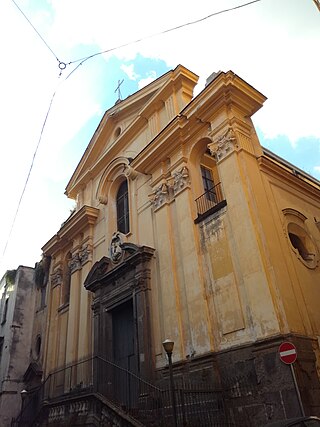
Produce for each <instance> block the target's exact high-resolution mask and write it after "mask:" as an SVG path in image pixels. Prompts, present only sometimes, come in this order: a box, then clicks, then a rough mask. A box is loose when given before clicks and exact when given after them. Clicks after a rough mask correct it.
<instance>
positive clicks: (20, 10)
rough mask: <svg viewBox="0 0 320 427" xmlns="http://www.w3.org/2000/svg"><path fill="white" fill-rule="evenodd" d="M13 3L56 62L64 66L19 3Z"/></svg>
mask: <svg viewBox="0 0 320 427" xmlns="http://www.w3.org/2000/svg"><path fill="white" fill-rule="evenodd" d="M11 1H12V3H13V4H14V5H15V6H16V8H17V9H18V10H19V12H20V13H21V14H22V15H23V16H24V17H25V19H26V20H27V21H28V22H29V24H30V25H31V27H32V28H33V29H34V31H35V32H36V33H37V34H38V36H39V37H40V39H41V40H42V41H43V43H44V44H45V45H46V46H47V48H48V49H49V50H50V52H51V53H52V54H53V56H54V57H55V58H56V60H57V61H58V62H59V66H60V64H63V63H62V62H61V61H60V60H59V58H58V57H57V55H56V54H55V53H54V51H53V50H52V49H51V47H50V46H49V45H48V43H47V42H46V41H45V39H44V38H43V37H42V35H41V34H40V33H39V31H38V30H37V29H36V28H35V26H34V25H33V24H32V22H31V21H30V19H29V18H28V17H27V15H26V14H25V13H24V12H23V11H22V9H21V8H20V7H19V6H18V5H17V3H16V2H15V1H14V0H11Z"/></svg>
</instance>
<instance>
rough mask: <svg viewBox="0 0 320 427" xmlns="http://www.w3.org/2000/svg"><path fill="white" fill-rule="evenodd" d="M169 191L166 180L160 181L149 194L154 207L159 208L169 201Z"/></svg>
mask: <svg viewBox="0 0 320 427" xmlns="http://www.w3.org/2000/svg"><path fill="white" fill-rule="evenodd" d="M169 191H170V187H169V185H168V184H167V183H166V182H164V183H162V184H161V185H160V186H159V187H158V188H156V190H155V191H154V193H153V194H152V196H151V197H152V203H153V206H154V208H155V209H158V208H160V207H161V206H162V205H164V204H165V203H166V202H168V201H169V196H170V194H169Z"/></svg>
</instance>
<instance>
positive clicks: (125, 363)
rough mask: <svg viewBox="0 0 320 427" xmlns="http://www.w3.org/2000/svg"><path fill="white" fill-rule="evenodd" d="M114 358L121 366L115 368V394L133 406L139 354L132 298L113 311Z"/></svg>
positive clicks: (126, 404) (125, 403)
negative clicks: (137, 351) (136, 352)
mask: <svg viewBox="0 0 320 427" xmlns="http://www.w3.org/2000/svg"><path fill="white" fill-rule="evenodd" d="M112 341H113V360H114V363H115V364H116V365H117V366H118V367H119V368H116V370H115V375H116V378H115V379H114V384H115V390H114V392H115V395H116V397H117V400H120V403H121V404H123V405H124V406H132V403H133V400H134V394H135V393H134V390H135V388H136V384H135V382H136V380H135V377H134V376H132V375H131V373H137V355H136V354H135V328H134V317H133V304H132V300H130V301H128V302H126V303H124V304H121V305H120V306H119V307H117V308H116V309H114V310H113V311H112Z"/></svg>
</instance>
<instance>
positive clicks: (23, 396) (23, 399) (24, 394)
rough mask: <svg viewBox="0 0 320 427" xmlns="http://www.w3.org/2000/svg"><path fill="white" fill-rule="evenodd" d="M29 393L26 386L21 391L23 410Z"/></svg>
mask: <svg viewBox="0 0 320 427" xmlns="http://www.w3.org/2000/svg"><path fill="white" fill-rule="evenodd" d="M27 394H28V392H27V390H26V389H25V388H24V389H23V390H21V391H20V396H21V410H22V411H23V409H24V402H25V400H26V397H27Z"/></svg>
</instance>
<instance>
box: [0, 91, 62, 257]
mask: <svg viewBox="0 0 320 427" xmlns="http://www.w3.org/2000/svg"><path fill="white" fill-rule="evenodd" d="M55 95H56V90H55V91H54V92H53V94H52V96H51V100H50V103H49V107H48V109H47V112H46V115H45V118H44V121H43V124H42V128H41V132H40V135H39V139H38V143H37V146H36V148H35V151H34V153H33V156H32V160H31V164H30V167H29V171H28V175H27V177H26V180H25V183H24V186H23V189H22V192H21V195H20V199H19V202H18V205H17V209H16V212H15V215H14V217H13V220H12V224H11V227H10V230H9V233H8V237H7V240H6V243H5V246H4V249H3V253H2V257H4V255H5V253H6V250H7V247H8V244H9V240H10V238H11V234H12V231H13V228H14V226H15V223H16V219H17V216H18V213H19V210H20V206H21V202H22V199H23V196H24V193H25V191H26V188H27V185H28V182H29V178H30V175H31V171H32V169H33V164H34V161H35V158H36V155H37V152H38V149H39V145H40V142H41V140H42V135H43V132H44V128H45V126H46V123H47V120H48V117H49V113H50V110H51V106H52V103H53V99H54V97H55Z"/></svg>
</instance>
